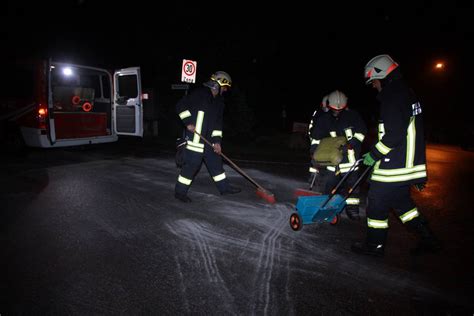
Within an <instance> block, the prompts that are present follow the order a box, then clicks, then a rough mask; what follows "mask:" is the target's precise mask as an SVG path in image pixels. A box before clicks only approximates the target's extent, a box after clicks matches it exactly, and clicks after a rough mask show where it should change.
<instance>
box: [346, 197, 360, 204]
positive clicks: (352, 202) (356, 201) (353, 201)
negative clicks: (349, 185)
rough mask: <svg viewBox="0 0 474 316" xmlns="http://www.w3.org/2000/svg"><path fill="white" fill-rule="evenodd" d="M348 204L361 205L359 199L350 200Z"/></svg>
mask: <svg viewBox="0 0 474 316" xmlns="http://www.w3.org/2000/svg"><path fill="white" fill-rule="evenodd" d="M346 204H347V205H359V204H360V200H359V199H358V198H348V199H347V200H346Z"/></svg>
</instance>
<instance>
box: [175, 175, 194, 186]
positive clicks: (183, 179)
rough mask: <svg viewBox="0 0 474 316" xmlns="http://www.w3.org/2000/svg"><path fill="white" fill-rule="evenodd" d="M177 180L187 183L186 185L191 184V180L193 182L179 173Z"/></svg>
mask: <svg viewBox="0 0 474 316" xmlns="http://www.w3.org/2000/svg"><path fill="white" fill-rule="evenodd" d="M178 182H180V183H182V184H184V185H188V186H189V185H191V182H193V180H191V179H188V178H185V177H183V176H182V175H179V177H178Z"/></svg>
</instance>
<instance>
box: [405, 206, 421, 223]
mask: <svg viewBox="0 0 474 316" xmlns="http://www.w3.org/2000/svg"><path fill="white" fill-rule="evenodd" d="M418 215H420V213H418V209H417V208H416V207H415V208H413V209H411V210H409V211H408V212H406V213H404V214H402V215H400V220H401V221H402V223H404V224H405V223H406V222H408V221H411V220H412V219H414V218H415V217H418Z"/></svg>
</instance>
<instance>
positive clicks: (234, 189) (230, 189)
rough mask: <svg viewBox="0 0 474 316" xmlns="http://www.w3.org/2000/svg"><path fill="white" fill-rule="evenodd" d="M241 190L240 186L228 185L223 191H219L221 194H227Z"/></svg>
mask: <svg viewBox="0 0 474 316" xmlns="http://www.w3.org/2000/svg"><path fill="white" fill-rule="evenodd" d="M240 191H242V190H241V189H240V188H236V187H233V186H231V185H229V186H228V187H227V188H226V189H225V190H224V191H221V195H227V194H236V193H239V192H240Z"/></svg>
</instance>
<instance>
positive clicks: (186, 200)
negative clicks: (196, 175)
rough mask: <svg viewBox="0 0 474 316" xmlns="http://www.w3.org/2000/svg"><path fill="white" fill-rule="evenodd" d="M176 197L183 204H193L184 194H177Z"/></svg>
mask: <svg viewBox="0 0 474 316" xmlns="http://www.w3.org/2000/svg"><path fill="white" fill-rule="evenodd" d="M174 197H175V198H177V199H178V200H180V201H181V202H183V203H191V199H190V198H189V197H188V196H187V195H186V194H182V193H175V194H174Z"/></svg>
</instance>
